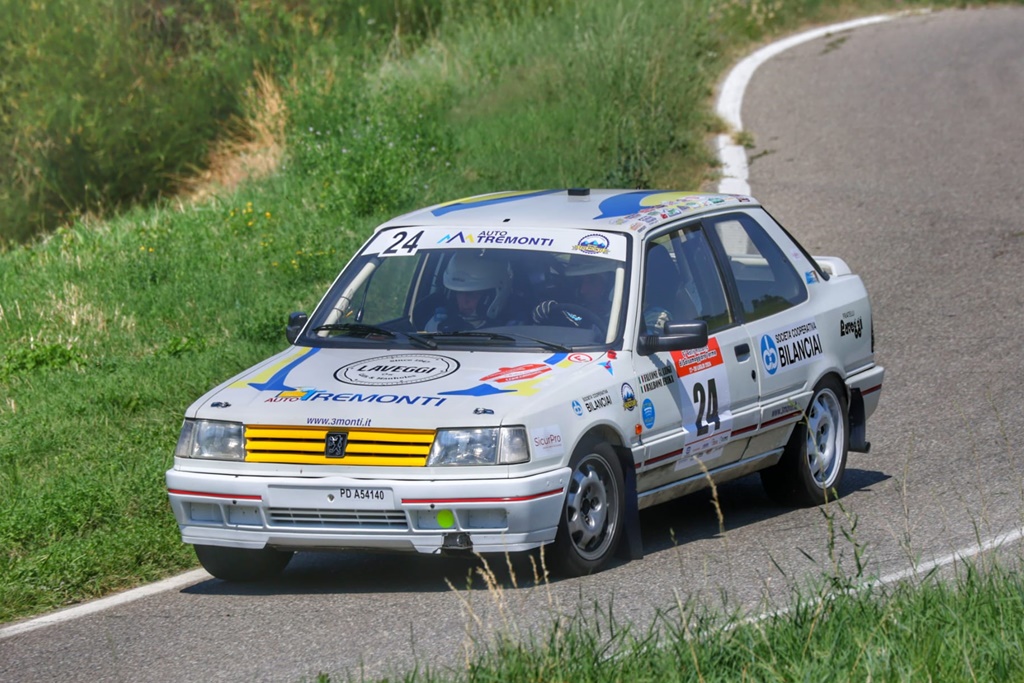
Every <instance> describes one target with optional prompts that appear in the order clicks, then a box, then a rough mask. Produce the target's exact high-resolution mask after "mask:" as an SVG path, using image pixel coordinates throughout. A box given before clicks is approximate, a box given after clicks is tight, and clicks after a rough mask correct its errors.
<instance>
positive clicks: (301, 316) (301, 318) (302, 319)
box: [284, 311, 309, 344]
mask: <svg viewBox="0 0 1024 683" xmlns="http://www.w3.org/2000/svg"><path fill="white" fill-rule="evenodd" d="M307 320H309V316H308V315H306V314H305V313H303V312H302V311H295V312H294V313H289V314H288V326H287V327H285V329H284V334H285V336H286V337H287V338H288V343H289V344H294V343H295V340H296V339H298V338H299V332H302V328H303V327H305V326H306V321H307Z"/></svg>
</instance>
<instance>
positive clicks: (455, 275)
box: [444, 251, 512, 319]
mask: <svg viewBox="0 0 1024 683" xmlns="http://www.w3.org/2000/svg"><path fill="white" fill-rule="evenodd" d="M444 286H445V287H446V288H448V290H449V291H452V292H479V291H484V290H487V293H486V294H485V295H484V299H483V301H482V302H481V303H480V305H479V309H483V310H485V314H486V316H487V317H488V318H491V319H494V318H497V317H498V316H499V315H501V312H502V310H503V309H504V308H505V304H506V302H507V301H508V298H509V293H510V290H511V289H512V271H511V268H510V266H509V264H508V261H506V260H504V259H499V258H496V257H493V256H490V255H488V254H484V253H480V252H471V251H458V252H456V254H455V255H454V256H452V258H451V260H450V261H448V267H447V268H445V270H444Z"/></svg>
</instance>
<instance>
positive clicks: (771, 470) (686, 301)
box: [167, 189, 884, 580]
mask: <svg viewBox="0 0 1024 683" xmlns="http://www.w3.org/2000/svg"><path fill="white" fill-rule="evenodd" d="M288 338H289V341H290V342H291V346H290V347H289V348H288V349H287V350H285V351H282V352H281V353H279V354H277V355H276V356H274V357H272V358H269V359H267V360H266V361H264V362H263V363H260V364H259V365H257V366H255V367H253V368H251V369H249V370H246V371H245V372H243V373H242V374H240V375H237V376H236V377H234V378H232V379H230V380H228V381H227V382H225V383H224V384H222V385H220V386H219V387H217V388H216V389H213V390H212V391H210V392H209V393H208V394H206V395H205V396H203V397H202V398H200V399H199V400H198V401H196V402H195V403H194V404H193V405H192V406H191V407H190V408H189V409H188V411H187V413H186V416H185V421H184V424H183V426H182V430H181V437H180V439H179V441H178V444H177V447H176V450H175V459H174V467H173V468H172V469H171V470H169V471H168V472H167V487H168V492H169V495H170V500H171V506H172V508H173V509H174V514H175V516H176V518H177V521H178V524H179V526H180V529H181V534H182V538H183V540H184V541H185V542H186V543H191V544H194V546H195V549H196V553H197V555H198V557H199V560H200V562H201V563H202V564H203V566H204V567H205V568H206V569H207V570H208V571H209V572H210V573H211V574H213V575H214V576H217V577H220V578H222V579H226V580H255V579H260V578H265V577H269V576H273V575H274V574H276V573H278V572H280V571H281V570H282V569H283V568H284V567H285V565H286V564H287V562H288V560H289V559H290V558H291V556H292V554H293V553H294V551H298V550H323V549H342V548H352V549H384V550H406V551H417V552H421V553H443V552H463V553H464V552H479V553H488V552H506V551H524V550H529V549H533V548H537V547H540V546H544V545H547V544H551V545H550V546H548V547H547V548H546V552H547V559H548V560H550V561H551V562H552V563H553V564H554V565H555V566H556V567H557V568H558V569H559V570H561V572H562V573H564V574H568V575H579V574H585V573H589V572H593V571H597V570H599V569H601V568H602V567H603V566H605V565H606V564H607V563H608V562H609V560H610V559H611V558H612V557H613V556H614V555H615V553H616V552H617V551H620V550H621V551H622V553H623V554H625V555H626V556H627V557H637V556H638V554H639V550H640V547H641V545H640V539H639V532H640V530H639V514H638V510H639V509H641V508H645V507H647V506H650V505H653V504H655V503H659V502H662V501H665V500H669V499H671V498H675V497H678V496H681V495H684V494H686V493H689V492H692V491H695V490H697V489H700V488H703V487H705V486H708V485H709V484H710V483H711V482H712V481H714V482H721V481H725V480H728V479H733V478H736V477H740V476H743V475H746V474H750V473H753V472H760V476H761V480H762V482H763V484H764V486H765V489H766V490H767V491H768V493H769V494H770V495H771V496H772V497H773V498H775V499H776V500H778V501H782V502H785V503H789V504H794V505H814V504H818V503H822V502H823V501H825V500H826V499H827V498H829V497H831V496H833V495H835V492H836V490H837V489H839V486H840V481H841V479H842V476H843V471H844V469H845V466H846V458H847V451H848V450H854V451H862V452H866V451H867V450H868V441H867V438H866V425H867V419H868V417H869V416H870V415H871V414H872V413H873V412H874V410H875V407H876V406H877V405H878V399H879V395H880V390H881V387H882V379H883V375H884V371H883V368H881V367H879V366H878V365H876V364H875V362H874V334H873V327H872V320H871V307H870V304H869V301H868V295H867V292H866V291H865V288H864V284H863V283H862V281H861V279H860V278H859V277H858V276H856V275H854V274H853V273H851V272H850V269H849V267H848V266H847V265H846V263H844V262H843V261H842V260H841V259H839V258H835V257H821V256H818V257H812V256H811V255H810V254H809V253H807V251H806V250H805V249H804V248H803V247H801V246H800V244H798V243H797V242H796V240H794V239H793V237H792V236H790V235H789V234H788V233H787V232H786V231H785V230H784V229H783V228H782V227H781V226H780V225H779V224H778V223H776V222H775V221H774V220H773V219H772V217H771V216H770V215H769V214H768V213H767V212H766V211H765V210H764V209H763V208H762V207H761V206H760V205H759V204H758V203H757V201H756V200H754V199H752V198H750V197H744V196H733V195H707V194H692V193H682V192H653V191H623V190H618V191H610V190H593V191H591V190H587V189H570V190H550V191H540V192H508V193H500V194H490V195H484V196H479V197H472V198H469V199H463V200H460V201H454V202H449V203H446V204H439V205H437V206H433V207H430V208H427V209H423V210H421V211H416V212H413V213H410V214H407V215H405V216H401V217H399V218H396V219H394V220H391V221H389V222H387V223H385V224H384V225H382V226H380V227H379V228H377V230H376V231H375V232H374V234H373V236H372V237H371V238H370V239H369V241H367V243H366V244H365V245H364V246H363V247H362V249H361V250H360V251H359V253H358V254H356V255H355V257H354V258H353V259H352V260H351V262H350V263H349V264H348V265H347V266H346V267H345V269H344V270H343V271H342V272H341V274H340V275H339V276H338V278H337V280H336V281H335V282H334V284H333V285H332V286H331V288H330V290H329V291H328V292H327V294H326V296H325V297H324V298H323V300H322V301H321V302H320V304H319V306H317V308H316V310H315V311H314V312H313V313H312V315H309V316H308V317H307V316H306V315H305V314H302V313H293V314H292V316H291V317H290V319H289V325H288ZM620 546H622V547H621V548H620Z"/></svg>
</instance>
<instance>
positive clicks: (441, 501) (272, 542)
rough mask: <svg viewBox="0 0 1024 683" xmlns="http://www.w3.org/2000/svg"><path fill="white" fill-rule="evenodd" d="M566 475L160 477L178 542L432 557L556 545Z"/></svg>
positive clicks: (177, 474)
mask: <svg viewBox="0 0 1024 683" xmlns="http://www.w3.org/2000/svg"><path fill="white" fill-rule="evenodd" d="M569 474H570V470H569V468H567V467H566V468H560V469H557V470H552V471H550V472H545V473H543V474H539V475H534V476H530V477H521V478H516V479H487V480H481V479H460V480H433V481H405V480H385V479H372V480H367V479H353V478H351V477H344V476H324V477H286V476H279V477H257V476H236V475H225V474H211V473H207V472H188V471H182V470H178V469H172V470H169V471H168V472H167V477H166V480H167V489H168V493H169V495H170V499H171V508H172V509H173V510H174V516H175V518H176V519H177V520H178V526H179V528H180V529H181V537H182V540H183V541H184V542H185V543H193V544H200V545H219V546H229V547H234V548H254V549H258V548H263V547H266V546H270V547H274V548H280V549H287V550H319V549H343V548H363V549H384V550H403V551H415V552H420V553H438V552H440V551H441V550H442V547H444V548H456V547H458V548H465V549H468V548H467V540H468V545H469V546H470V547H471V548H472V550H474V551H476V552H482V553H486V552H517V551H521V550H529V549H531V548H536V547H538V546H541V545H543V544H545V543H550V542H551V541H553V540H554V538H555V533H556V531H557V530H558V519H559V515H560V514H561V511H562V502H563V500H564V499H565V490H566V486H567V485H568V482H569ZM360 492H362V493H360ZM446 541H447V543H446Z"/></svg>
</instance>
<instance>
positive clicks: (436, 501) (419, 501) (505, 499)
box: [402, 488, 564, 505]
mask: <svg viewBox="0 0 1024 683" xmlns="http://www.w3.org/2000/svg"><path fill="white" fill-rule="evenodd" d="M563 490H564V489H560V488H559V489H551V490H550V491H545V492H544V493H534V494H533V495H530V496H501V497H497V498H403V499H402V504H403V505H430V504H433V505H457V504H461V503H524V502H526V501H528V500H537V499H538V498H547V497H548V496H557V495H559V494H560V493H562V491H563Z"/></svg>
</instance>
